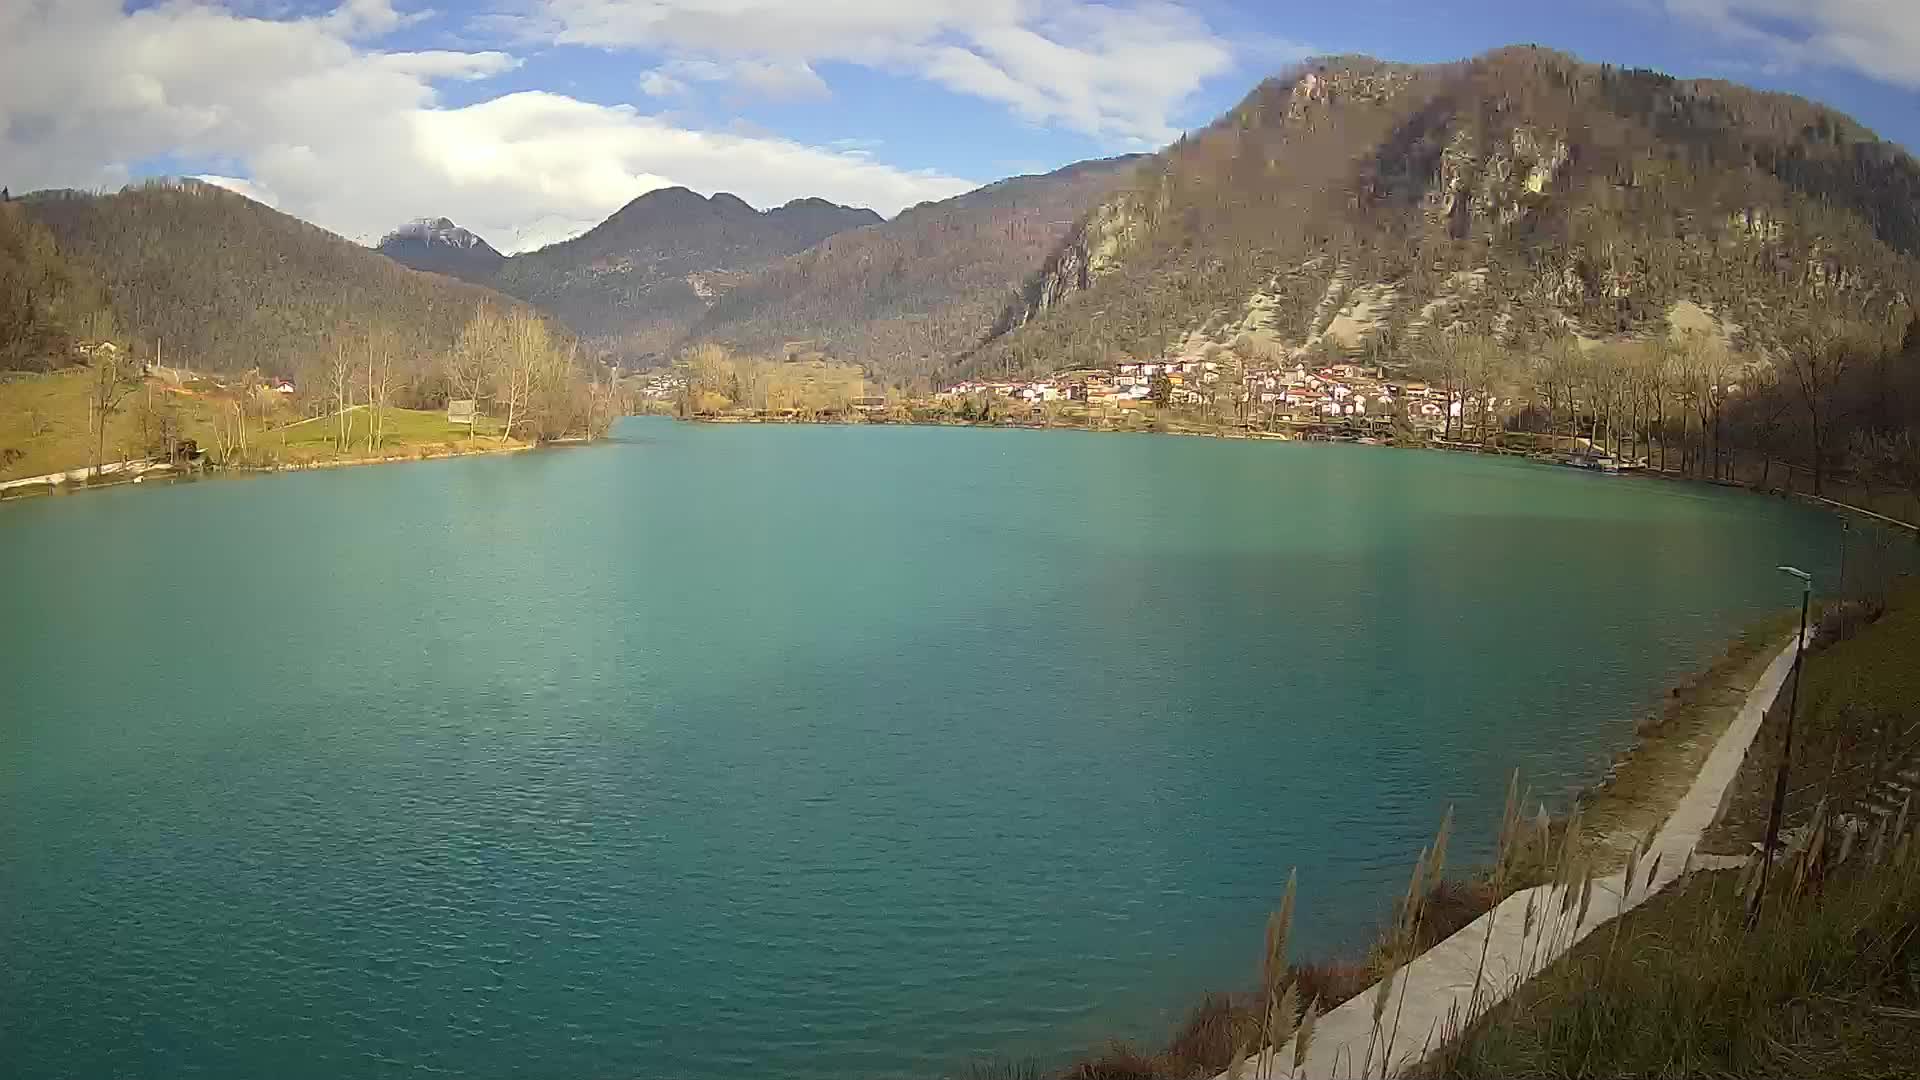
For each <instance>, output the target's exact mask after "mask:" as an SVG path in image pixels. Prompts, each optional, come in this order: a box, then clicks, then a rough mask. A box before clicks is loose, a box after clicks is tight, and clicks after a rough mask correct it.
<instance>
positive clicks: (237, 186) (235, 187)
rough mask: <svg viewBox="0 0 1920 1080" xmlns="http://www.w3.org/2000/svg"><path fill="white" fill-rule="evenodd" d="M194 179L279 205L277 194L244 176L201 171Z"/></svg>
mask: <svg viewBox="0 0 1920 1080" xmlns="http://www.w3.org/2000/svg"><path fill="white" fill-rule="evenodd" d="M194 179H195V180H204V181H205V182H207V183H209V184H213V185H214V186H216V187H223V188H226V189H227V190H228V191H231V192H233V193H234V194H236V195H245V196H246V197H247V198H249V199H252V200H253V201H254V202H257V203H265V204H266V205H268V206H275V207H277V206H279V205H280V198H279V196H277V195H275V194H274V193H273V192H271V191H268V190H267V189H266V188H263V187H261V186H260V185H259V184H256V183H254V182H253V181H251V180H248V179H246V178H245V177H241V176H220V175H218V174H217V173H201V174H200V175H198V176H196V177H194Z"/></svg>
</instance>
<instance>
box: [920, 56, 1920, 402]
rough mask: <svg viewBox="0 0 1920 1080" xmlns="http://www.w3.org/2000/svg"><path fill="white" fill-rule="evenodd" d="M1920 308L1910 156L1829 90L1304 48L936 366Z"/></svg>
mask: <svg viewBox="0 0 1920 1080" xmlns="http://www.w3.org/2000/svg"><path fill="white" fill-rule="evenodd" d="M1915 296H1920V165H1916V163H1915V161H1914V159H1913V157H1912V156H1910V155H1909V154H1908V153H1906V152H1905V151H1904V150H1902V149H1901V148H1900V147H1898V146H1896V145H1893V144H1891V143H1887V142H1883V141H1881V140H1879V139H1878V138H1876V137H1875V136H1874V135H1873V134H1872V133H1871V132H1869V131H1867V130H1866V129H1864V128H1862V127H1861V126H1860V125H1859V124H1857V123H1855V122H1853V121H1851V120H1849V119H1847V118H1846V117H1844V116H1841V115H1839V114H1838V113H1835V112H1834V111H1832V110H1830V109H1827V108H1825V107H1823V106H1820V105H1817V104H1815V103H1812V102H1808V101H1805V100H1802V99H1799V98H1795V97H1789V96H1786V95H1781V94H1772V93H1762V92H1758V91H1754V90H1751V89H1747V88H1744V87H1740V86H1736V85H1733V84H1730V83H1725V82H1717V81H1688V80H1679V79H1674V78H1671V77H1669V76H1666V75H1662V74H1658V73H1655V72H1649V71H1638V70H1623V69H1618V68H1613V67H1610V66H1606V65H1593V64H1585V63H1581V62H1580V61H1578V60H1576V59H1575V58H1573V57H1570V56H1567V55H1564V54H1560V53H1555V52H1551V51H1547V50H1543V49H1536V48H1529V47H1517V48H1508V49H1501V50H1497V51H1495V52H1492V53H1489V54H1486V55H1484V56H1481V57H1478V58H1475V59H1472V60H1469V61H1464V62H1460V63H1452V64H1441V65H1432V66H1413V65H1401V64H1389V63H1381V62H1378V61H1375V60H1371V59H1367V58H1351V57H1350V58H1332V59H1327V60H1321V61H1315V62H1312V63H1309V64H1307V65H1304V66H1302V67H1300V68H1299V69H1298V70H1295V71H1293V72H1290V73H1289V74H1288V75H1287V76H1286V77H1283V78H1276V79H1273V80H1269V81H1268V82H1266V83H1264V84H1262V85H1261V86H1260V87H1258V88H1257V89H1255V90H1254V91H1253V92H1252V93H1251V94H1249V95H1248V96H1247V98H1246V99H1245V100H1244V101H1242V102H1241V103H1240V104H1239V106H1238V107H1236V108H1235V109H1233V110H1232V111H1231V112H1229V113H1228V114H1227V115H1225V116H1223V117H1221V118H1220V119H1219V120H1218V121H1216V122H1215V123H1213V124H1212V125H1210V126H1209V127H1207V128H1206V129H1204V130H1202V131H1200V132H1197V133H1195V134H1193V135H1190V136H1189V137H1186V138H1183V139H1181V140H1180V141H1179V142H1177V143H1175V144H1174V145H1173V146H1171V147H1169V148H1168V149H1167V150H1165V151H1164V152H1162V153H1160V154H1157V155H1155V156H1154V157H1153V158H1151V159H1150V160H1149V161H1147V162H1145V163H1143V164H1142V165H1141V166H1140V167H1138V168H1137V169H1136V170H1135V172H1134V175H1133V178H1132V180H1131V182H1129V183H1128V184H1126V185H1124V186H1122V187H1121V188H1119V189H1117V190H1115V191H1114V192H1112V193H1111V194H1110V195H1109V196H1108V197H1106V198H1105V199H1103V200H1102V201H1101V202H1100V203H1099V204H1098V205H1097V206H1094V207H1093V208H1092V209H1091V211H1090V212H1089V213H1087V214H1086V215H1084V217H1083V218H1082V219H1081V220H1080V222H1079V223H1078V224H1077V225H1076V227H1075V228H1074V229H1073V230H1072V233H1071V235H1069V236H1068V237H1067V238H1066V239H1065V240H1064V242H1063V243H1062V244H1061V245H1060V246H1059V247H1058V248H1057V249H1056V250H1055V251H1053V252H1052V253H1051V255H1050V256H1049V257H1048V259H1047V260H1046V264H1045V265H1044V266H1043V267H1042V268H1041V270H1040V272H1038V273H1036V274H1034V275H1033V276H1032V277H1030V278H1029V279H1028V280H1027V281H1026V283H1025V286H1024V288H1023V289H1022V290H1021V294H1020V296H1019V297H1018V298H1017V299H1016V300H1015V301H1014V302H1012V303H1010V304H1009V305H1007V307H1006V309H1005V311H1003V312H1002V313H1001V318H1000V320H999V324H998V326H997V328H996V332H995V334H994V335H993V338H992V340H991V341H989V342H987V343H986V344H984V345H982V346H981V347H980V348H977V349H975V350H973V351H972V352H971V353H969V354H968V355H967V356H966V357H964V358H962V359H961V360H960V361H959V362H957V363H956V364H955V365H954V366H953V367H952V368H951V369H950V371H949V372H948V373H947V374H948V375H950V376H953V375H958V374H963V373H972V372H1037V371H1045V370H1054V369H1058V368H1063V367H1069V366H1073V365H1075V364H1081V363H1087V362H1096V361H1104V360H1107V359H1110V358H1111V357H1112V355H1114V354H1116V353H1123V354H1129V355H1156V354H1160V353H1163V352H1169V351H1180V352H1192V351H1197V350H1199V349H1202V348H1205V347H1206V346H1208V345H1213V346H1216V347H1218V348H1221V349H1225V350H1229V351H1232V352H1238V353H1242V354H1246V355H1249V356H1252V357H1256V358H1271V357H1276V356H1286V355H1294V354H1298V353H1299V352H1300V351H1301V350H1303V349H1323V350H1332V351H1339V352H1345V353H1348V354H1353V355H1366V356H1370V357H1373V358H1377V359H1379V360H1381V361H1383V362H1387V363H1414V362H1417V361H1419V360H1420V359H1421V357H1422V355H1423V350H1425V349H1426V348H1427V343H1430V342H1432V341H1433V340H1434V339H1435V338H1436V337H1437V335H1436V334H1435V331H1436V330H1438V329H1449V328H1457V329H1460V330H1462V331H1468V332H1472V333H1475V334H1480V335H1488V336H1491V337H1493V338H1494V339H1496V340H1498V341H1500V342H1503V343H1506V344H1508V345H1516V344H1520V343H1524V342H1527V341H1538V340H1541V339H1544V338H1546V337H1549V336H1555V335H1561V334H1567V333H1577V334H1580V335H1582V336H1587V337H1596V336H1607V335H1644V334H1648V333H1650V332H1653V331H1655V330H1656V329H1659V330H1664V326H1665V323H1666V321H1667V319H1668V318H1669V316H1670V315H1672V314H1673V313H1674V312H1675V311H1676V310H1681V309H1684V310H1688V311H1692V310H1693V309H1694V307H1697V308H1698V309H1699V312H1702V313H1704V315H1705V317H1706V318H1708V319H1711V320H1715V321H1717V324H1718V326H1719V328H1720V329H1721V330H1722V331H1723V332H1725V333H1727V334H1729V335H1730V336H1731V337H1732V339H1733V342H1734V344H1735V345H1736V346H1743V347H1747V348H1751V349H1756V350H1760V349H1765V348H1767V347H1768V346H1769V345H1771V344H1773V343H1778V342H1781V341H1785V340H1788V339H1790V338H1792V337H1794V336H1795V335H1802V334H1805V333H1807V332H1808V330H1809V328H1810V327H1815V326H1818V325H1823V324H1824V323H1825V321H1826V319H1827V317H1829V316H1836V317H1844V318H1846V319H1848V320H1850V321H1851V322H1853V323H1854V324H1857V325H1861V326H1884V325H1886V324H1887V323H1888V322H1889V321H1890V320H1893V319H1896V318H1898V317H1899V316H1898V312H1899V311H1900V310H1902V307H1903V305H1904V304H1906V303H1908V302H1909V301H1910V300H1911V298H1913V297H1915Z"/></svg>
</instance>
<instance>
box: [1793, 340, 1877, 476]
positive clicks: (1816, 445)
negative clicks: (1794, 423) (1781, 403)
mask: <svg viewBox="0 0 1920 1080" xmlns="http://www.w3.org/2000/svg"><path fill="white" fill-rule="evenodd" d="M1865 348H1866V347H1865V346H1864V344H1863V343H1861V342H1859V341H1856V340H1854V339H1853V338H1852V337H1851V336H1849V335H1848V334H1846V333H1844V332H1817V333H1815V334H1814V335H1812V336H1810V337H1808V338H1807V339H1805V340H1803V341H1801V342H1800V343H1799V344H1797V345H1796V346H1794V347H1793V348H1790V349H1789V350H1788V351H1787V367H1788V371H1789V372H1790V373H1791V374H1792V377H1793V380H1794V384H1795V388H1796V389H1797V390H1798V391H1799V402H1800V407H1801V411H1802V412H1801V415H1802V419H1804V420H1805V422H1806V429H1807V441H1808V444H1809V445H1808V448H1809V457H1810V460H1809V462H1808V464H1809V465H1810V466H1811V467H1812V470H1813V493H1814V494H1815V495H1820V494H1823V491H1824V482H1825V479H1826V469H1827V463H1828V458H1829V457H1830V455H1831V454H1832V452H1833V450H1832V446H1831V443H1832V440H1833V432H1834V428H1835V427H1836V426H1837V425H1838V422H1839V418H1840V417H1839V411H1840V392H1839V391H1840V387H1841V383H1842V381H1843V380H1844V379H1845V378H1846V376H1847V372H1848V371H1849V369H1851V368H1852V367H1853V365H1854V362H1855V360H1856V359H1857V358H1858V357H1859V355H1860V354H1861V353H1863V352H1864V351H1865Z"/></svg>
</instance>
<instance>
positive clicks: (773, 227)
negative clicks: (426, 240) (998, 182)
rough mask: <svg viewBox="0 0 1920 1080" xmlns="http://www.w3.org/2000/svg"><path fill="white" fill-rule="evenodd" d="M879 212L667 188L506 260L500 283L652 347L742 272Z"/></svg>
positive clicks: (607, 342) (639, 349) (612, 336)
mask: <svg viewBox="0 0 1920 1080" xmlns="http://www.w3.org/2000/svg"><path fill="white" fill-rule="evenodd" d="M881 220H882V219H881V217H880V215H879V214H876V213H874V212H873V211H872V210H865V209H855V208H853V207H847V206H838V205H835V204H833V203H830V202H827V201H825V200H822V199H796V200H794V201H793V202H790V203H787V204H786V205H785V206H780V207H776V208H774V209H772V210H765V211H762V210H756V209H754V208H753V207H751V206H749V205H747V204H746V203H745V202H744V201H742V200H741V199H739V198H738V197H736V196H733V195H729V194H726V193H724V192H722V193H720V194H717V195H715V196H713V197H712V198H711V199H709V198H706V197H704V196H702V195H700V194H698V193H697V192H693V191H689V190H687V189H686V188H683V187H671V188H662V189H659V190H657V191H650V192H648V193H646V194H645V195H642V196H640V197H639V198H637V199H635V200H633V201H632V202H630V203H628V204H627V205H625V206H623V207H621V208H620V209H619V210H618V211H616V212H615V213H614V214H613V216H611V217H609V218H608V219H607V220H605V221H603V222H601V223H600V224H599V225H596V226H594V227H593V228H592V229H590V230H588V231H587V232H586V233H584V234H582V235H580V236H577V237H575V238H573V239H571V240H566V241H563V242H561V243H558V244H553V245H551V246H549V247H545V248H541V249H540V250H538V251H534V252H529V253H527V254H524V255H516V256H514V257H512V258H510V259H508V260H506V262H504V263H503V264H501V266H500V268H499V270H498V272H497V274H496V275H495V277H494V278H493V279H492V283H493V284H494V285H495V286H496V287H498V288H500V289H502V290H504V291H506V292H509V293H512V294H513V295H515V296H519V297H522V298H524V299H526V300H527V301H529V302H531V303H533V304H535V305H537V306H539V307H541V308H543V309H545V310H547V311H548V312H551V313H552V314H554V315H556V316H558V317H559V318H560V319H561V320H562V321H563V322H565V323H566V324H567V325H568V326H569V327H571V328H572V329H573V330H575V331H576V332H578V333H580V334H582V335H583V336H586V337H588V338H590V339H593V340H595V341H596V342H597V343H598V344H601V345H603V346H606V347H608V348H610V349H612V350H613V351H615V352H619V353H624V354H627V355H646V354H650V353H657V352H658V351H660V350H662V349H664V348H666V347H667V346H669V345H670V344H671V343H672V342H673V341H675V340H676V339H677V338H678V337H679V336H680V335H681V334H682V333H683V332H684V331H685V329H686V327H688V326H690V325H692V324H693V323H694V322H695V321H696V320H698V319H699V318H700V317H701V316H702V315H703V314H704V313H705V311H706V309H707V305H708V303H709V302H710V301H711V300H712V299H714V298H715V297H716V296H719V295H721V294H722V293H724V292H725V291H726V290H727V289H728V288H729V287H730V286H731V285H732V284H733V282H734V281H736V280H737V279H738V278H739V276H740V275H741V274H742V273H743V272H746V271H750V270H753V269H756V268H759V267H762V266H765V265H767V264H769V263H772V262H774V261H776V260H778V259H780V258H782V257H783V256H786V255H790V254H792V253H794V252H797V251H802V250H804V249H806V248H809V247H812V246H813V245H814V244H817V243H819V242H820V241H821V240H824V239H826V238H827V237H829V236H833V235H836V234H839V233H843V232H846V231H847V230H851V229H859V228H862V227H864V226H869V225H876V224H878V223H879V222H880V221H881Z"/></svg>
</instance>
